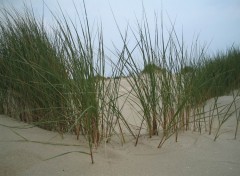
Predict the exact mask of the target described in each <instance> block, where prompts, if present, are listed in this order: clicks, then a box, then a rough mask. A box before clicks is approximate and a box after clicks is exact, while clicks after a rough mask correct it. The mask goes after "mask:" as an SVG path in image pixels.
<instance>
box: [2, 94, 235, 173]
mask: <svg viewBox="0 0 240 176" xmlns="http://www.w3.org/2000/svg"><path fill="white" fill-rule="evenodd" d="M230 100H231V98H230V96H224V97H221V98H220V99H219V101H220V103H222V104H223V103H227V102H228V101H230ZM209 103H211V100H210V101H209ZM235 125H236V117H235V116H234V114H233V115H232V117H231V118H230V119H229V120H228V121H227V122H226V124H224V125H223V127H222V129H221V133H222V134H221V135H220V137H219V138H218V139H217V141H216V142H214V141H213V139H214V131H213V135H208V133H207V132H205V133H204V134H201V135H200V134H199V133H194V132H190V131H189V132H184V133H181V134H180V136H179V141H178V142H177V143H175V142H174V138H170V139H169V140H168V141H167V142H166V143H165V144H164V145H163V147H162V148H161V149H158V148H157V145H158V143H159V141H160V137H159V136H156V137H154V138H152V139H149V138H148V137H147V136H144V135H143V136H141V138H140V140H139V144H138V146H137V147H134V142H135V141H134V140H133V139H132V138H131V137H128V138H127V136H126V138H127V143H126V144H124V145H123V146H122V145H121V144H120V142H119V140H118V139H114V137H113V139H112V140H111V141H110V143H108V144H104V142H103V144H102V145H101V146H100V147H99V148H98V149H97V150H94V159H95V164H93V165H92V164H91V161H90V157H89V155H87V154H83V153H78V152H73V151H81V152H89V149H88V147H87V144H86V142H85V140H84V139H83V138H81V139H80V140H79V141H77V140H76V137H75V136H73V135H64V139H62V138H61V136H60V135H59V134H58V133H54V132H49V131H45V130H42V129H39V128H37V127H31V126H29V125H27V124H25V123H22V122H18V121H16V120H13V119H11V118H9V117H6V116H3V115H0V175H1V176H14V175H20V176H28V175H29V176H33V175H34V176H40V175H41V176H46V175H51V176H58V175H61V176H64V175H66V176H69V175H71V176H75V175H76V176H84V175H86V176H96V175H99V176H105V175H113V176H118V175H119V176H124V175H133V176H134V175H136V176H137V175H138V176H141V175H142V176H151V175H161V176H165V175H166V176H171V175H183V176H187V175H195V176H198V175H205V176H207V175H209V176H210V175H211V176H213V175H215V176H221V175H222V176H225V175H228V176H231V175H232V176H238V175H239V174H240V132H239V134H238V137H237V139H236V140H234V139H233V138H234V130H235ZM66 152H72V153H69V154H67V155H63V156H59V157H56V158H53V159H50V160H46V159H49V158H51V157H54V156H57V155H60V154H63V153H66Z"/></svg>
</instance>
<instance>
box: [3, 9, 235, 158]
mask: <svg viewBox="0 0 240 176" xmlns="http://www.w3.org/2000/svg"><path fill="white" fill-rule="evenodd" d="M84 11H85V16H84V17H83V18H81V17H80V16H79V15H78V20H79V23H80V29H81V30H79V29H78V28H77V26H76V25H74V24H73V22H72V21H71V19H67V18H66V17H65V16H64V14H63V13H62V16H61V17H56V16H55V15H54V14H53V17H54V19H55V22H56V24H57V25H56V26H55V27H53V28H52V29H51V30H50V31H49V30H46V27H45V26H44V23H42V21H43V19H40V20H38V19H36V18H35V16H34V14H33V13H32V12H31V10H29V9H28V8H26V9H25V13H24V14H21V13H20V12H18V11H16V10H7V9H3V10H2V11H1V18H2V19H1V21H2V23H1V24H0V79H1V82H0V112H1V113H5V114H7V115H9V116H12V117H14V118H18V119H20V120H23V121H26V122H28V123H31V124H34V125H37V126H39V127H42V128H45V129H48V130H56V131H58V132H59V133H60V134H63V133H65V132H75V133H76V135H77V138H79V136H80V134H81V135H82V136H84V137H85V138H86V140H87V141H88V143H89V149H90V153H89V154H90V156H91V161H92V162H93V154H92V149H93V147H97V146H98V145H99V144H100V143H101V141H103V140H104V141H106V142H108V141H109V139H110V138H111V136H112V135H113V134H117V135H118V136H119V138H120V139H121V142H124V141H125V139H124V132H123V130H122V129H123V127H124V128H125V129H127V130H128V131H129V133H130V134H131V135H132V136H133V138H135V139H136V145H137V143H138V138H139V137H140V135H141V131H142V129H143V126H146V128H147V130H148V134H149V137H152V136H153V135H159V136H160V139H159V145H158V147H161V146H162V145H163V144H164V142H165V141H166V140H167V139H168V138H169V137H171V136H172V135H175V139H176V141H177V140H178V134H179V132H180V131H184V130H190V129H192V130H194V131H199V132H200V133H201V131H202V128H205V130H207V131H209V134H211V130H212V123H213V121H214V120H218V122H219V123H218V124H219V126H218V128H217V132H216V134H215V140H216V139H217V137H218V136H219V131H220V129H221V126H222V125H223V124H224V123H225V122H226V121H227V120H228V119H229V118H230V116H231V115H232V113H233V112H236V111H238V110H239V108H240V107H238V106H237V102H238V101H239V98H238V94H239V91H238V92H237V94H233V97H234V98H233V101H232V102H230V104H227V105H224V106H221V107H219V106H218V104H217V102H218V98H219V97H220V96H222V95H224V94H226V93H229V92H230V91H232V90H236V89H237V90H239V88H240V85H239V83H240V73H239V70H240V49H239V48H234V47H233V48H231V49H229V50H228V51H227V52H226V53H219V54H217V55H216V56H214V57H207V56H206V55H205V50H204V47H203V48H201V49H200V50H198V47H197V44H196V47H195V48H194V47H193V48H191V51H190V52H189V51H188V49H187V48H186V47H185V45H184V41H183V36H182V37H181V38H182V39H180V38H179V37H178V36H177V34H176V31H175V28H174V26H173V25H172V26H171V28H170V29H169V30H167V32H166V31H165V30H164V28H163V21H161V27H160V28H159V27H158V22H157V21H156V26H155V33H154V34H151V33H150V32H149V31H150V29H149V26H148V20H147V18H146V17H145V18H144V20H143V23H142V24H141V25H140V22H138V23H137V24H138V26H137V27H138V31H137V32H133V36H134V37H135V38H134V39H135V42H136V45H135V47H134V48H130V46H129V45H128V43H127V41H128V40H127V36H128V35H127V31H125V32H124V33H123V32H121V31H120V30H119V34H120V36H121V38H122V42H123V48H121V49H120V50H118V51H116V52H115V55H116V56H117V57H118V63H112V65H113V66H112V76H111V79H105V77H104V76H105V64H106V58H107V57H106V56H105V52H104V43H103V35H102V32H101V29H99V30H98V31H96V36H97V39H93V38H92V36H93V35H95V34H92V33H93V32H92V31H90V29H89V22H88V19H87V12H86V8H84ZM76 12H77V10H76ZM117 26H118V25H117ZM193 46H194V45H193ZM136 52H137V53H138V55H136V54H133V53H136ZM136 56H137V57H136ZM110 62H111V61H110ZM140 63H143V64H142V65H140V66H139V64H140ZM141 68H143V69H141ZM123 77H124V79H126V80H127V82H128V84H129V85H130V89H127V88H125V87H123V88H124V89H125V94H122V93H121V92H120V88H121V81H122V80H121V79H122V78H123ZM124 97H125V98H124ZM122 98H124V101H123V103H122V104H120V103H119V99H122ZM211 98H213V99H214V101H213V102H214V103H213V106H212V107H210V108H209V109H207V110H206V107H205V103H206V101H207V100H209V99H211ZM126 102H129V103H130V104H131V105H133V107H138V108H140V111H141V113H139V114H138V116H139V117H140V119H141V126H140V128H139V130H138V133H137V134H135V133H134V130H133V129H132V127H131V125H130V124H129V123H128V121H127V118H126V119H125V116H124V115H123V113H122V110H123V109H124V107H125V106H126ZM236 114H237V113H236ZM239 120H240V118H239V115H238V116H236V132H235V138H236V135H237V129H238V124H239Z"/></svg>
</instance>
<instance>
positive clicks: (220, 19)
mask: <svg viewBox="0 0 240 176" xmlns="http://www.w3.org/2000/svg"><path fill="white" fill-rule="evenodd" d="M23 2H27V3H29V2H32V5H33V8H34V12H35V13H36V14H37V15H38V14H41V13H42V9H43V8H42V7H43V5H42V4H43V1H42V0H31V1H30V0H0V4H1V5H0V6H1V7H3V6H8V5H9V4H12V5H13V6H14V7H16V8H19V9H21V8H22V4H23ZM57 2H59V4H60V6H61V8H62V9H63V11H64V12H65V13H67V14H68V15H69V16H70V18H71V19H73V20H74V19H76V13H75V10H74V7H73V3H72V1H71V0H58V1H57V0H45V3H46V4H47V6H48V7H49V8H50V9H51V10H52V11H54V12H56V13H57V12H59V8H58V5H57ZM75 2H76V4H77V6H78V7H79V9H80V13H82V0H75ZM85 2H86V7H87V12H88V15H89V21H90V24H93V23H94V24H96V25H97V24H100V23H102V26H103V31H104V40H105V41H106V45H111V42H112V41H113V42H114V43H119V42H121V41H120V36H119V33H118V32H117V28H116V24H115V22H114V18H113V16H112V12H111V8H112V10H113V13H114V15H115V17H116V19H117V22H118V25H119V26H120V27H121V28H122V30H124V29H125V28H126V26H127V24H128V23H129V24H130V25H131V26H132V27H134V26H135V27H136V17H137V18H138V19H141V16H142V4H143V5H144V8H145V11H146V14H147V16H148V21H149V23H150V25H151V24H152V25H153V24H154V13H157V15H158V17H160V16H161V11H163V14H165V16H164V18H165V21H166V22H165V24H166V26H167V24H168V21H169V20H168V19H167V16H166V14H169V17H170V19H171V20H172V21H175V20H176V24H175V28H176V30H177V33H178V34H180V35H181V33H182V31H183V36H184V40H185V42H186V43H187V44H190V43H191V41H192V39H193V38H194V37H196V36H197V35H199V41H200V42H201V43H202V44H210V47H209V52H210V53H211V52H216V51H217V50H221V51H224V50H225V49H226V48H229V47H230V46H231V45H232V44H235V46H240V0H181V1H180V0H85ZM51 19H52V18H51V17H50V16H49V14H48V13H46V12H45V20H46V23H49V25H51ZM108 47H109V48H111V46H108Z"/></svg>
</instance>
